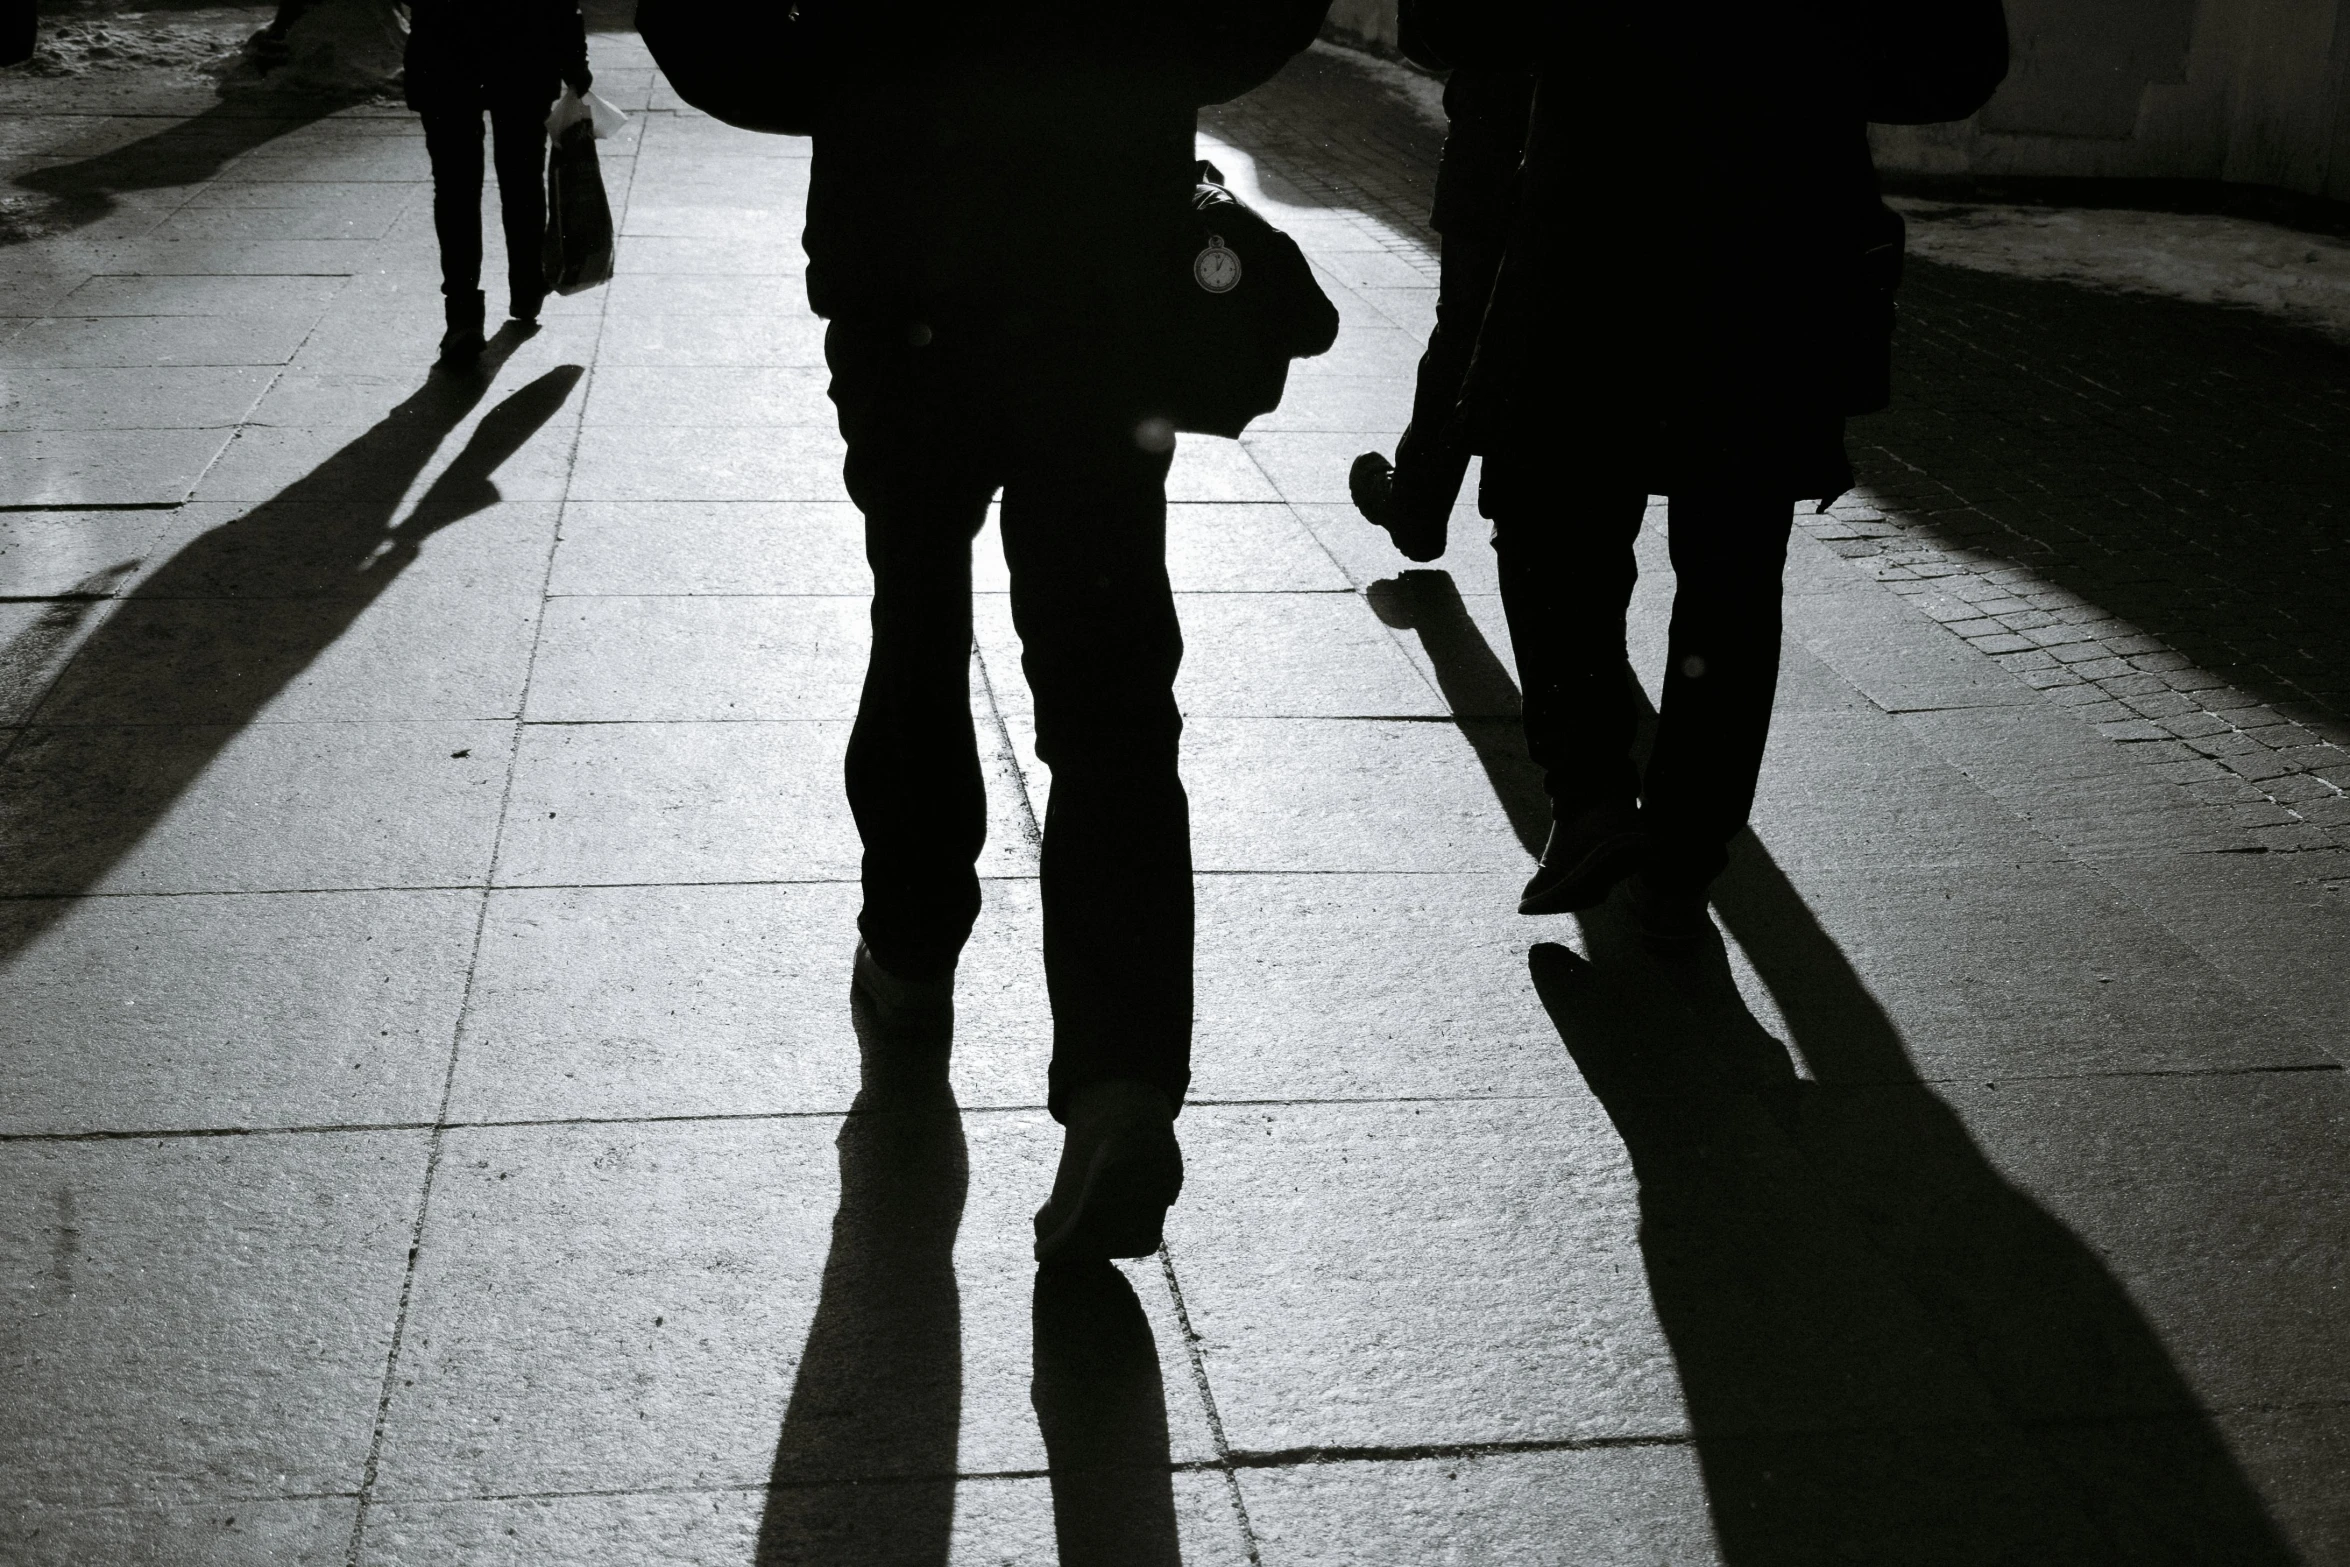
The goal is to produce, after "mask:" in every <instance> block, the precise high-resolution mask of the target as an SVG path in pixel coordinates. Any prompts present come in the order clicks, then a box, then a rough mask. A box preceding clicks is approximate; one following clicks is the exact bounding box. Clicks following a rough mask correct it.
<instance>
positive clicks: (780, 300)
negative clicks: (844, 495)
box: [596, 272, 838, 500]
mask: <svg viewBox="0 0 2350 1567" xmlns="http://www.w3.org/2000/svg"><path fill="white" fill-rule="evenodd" d="M613 281H614V282H615V283H618V282H619V281H621V280H620V279H619V278H615V279H614V280H613ZM692 281H693V282H694V283H696V284H697V285H699V284H702V283H705V282H708V281H712V280H707V279H700V278H696V279H693V280H692ZM718 281H724V282H726V283H728V284H747V283H756V284H757V285H758V286H759V287H761V288H762V289H764V290H766V291H767V297H766V298H765V300H764V302H763V303H761V304H759V305H758V311H759V313H758V314H755V315H749V316H746V315H744V314H741V313H733V312H729V313H725V314H720V313H718V312H716V311H715V310H712V311H709V312H706V313H705V312H697V313H694V314H661V315H644V314H629V315H615V316H614V317H613V319H612V320H611V321H610V322H609V323H608V324H607V325H606V327H605V333H604V339H603V341H602V342H601V343H600V344H599V345H598V347H597V354H596V357H597V363H598V365H599V366H610V367H614V368H620V369H693V368H704V369H726V368H735V369H784V370H794V369H797V370H812V371H813V370H822V369H823V368H824V330H823V325H824V324H823V323H822V322H820V321H818V320H816V319H814V318H813V317H810V316H807V315H804V314H796V313H792V312H793V311H794V308H795V307H796V306H798V305H799V304H800V303H801V302H802V301H804V300H805V299H806V297H807V296H806V292H805V290H804V289H803V288H802V286H801V284H800V282H799V275H798V273H797V272H794V273H792V274H791V275H789V276H788V277H776V278H774V279H772V280H770V279H763V278H762V279H743V278H740V277H737V276H729V277H726V278H724V279H721V280H718ZM661 282H662V284H663V286H664V288H665V287H666V279H665V278H664V279H662V280H661ZM681 303H690V296H689V298H688V300H686V301H681ZM656 308H661V309H666V310H675V309H676V308H677V306H676V305H672V304H670V303H669V302H668V301H667V300H666V299H663V300H662V301H661V302H660V303H659V305H658V306H657V307H656ZM734 438H735V439H738V440H739V439H742V437H740V436H737V437H734ZM835 466H838V465H837V464H835ZM756 498H757V499H762V500H773V499H778V498H779V497H775V496H760V497H756Z"/></svg>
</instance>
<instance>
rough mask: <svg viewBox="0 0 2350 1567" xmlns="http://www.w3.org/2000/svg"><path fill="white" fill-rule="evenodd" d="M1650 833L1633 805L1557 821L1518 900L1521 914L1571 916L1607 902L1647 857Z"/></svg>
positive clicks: (1606, 807) (1605, 807)
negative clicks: (1642, 823) (1616, 888)
mask: <svg viewBox="0 0 2350 1567" xmlns="http://www.w3.org/2000/svg"><path fill="white" fill-rule="evenodd" d="M1648 851H1649V840H1648V833H1647V831H1646V829H1644V828H1643V827H1642V826H1641V825H1640V813H1639V812H1638V811H1636V810H1635V809H1633V808H1632V807H1631V806H1628V805H1602V806H1595V807H1593V808H1592V809H1590V810H1586V811H1577V812H1575V813H1574V814H1573V815H1571V816H1568V817H1566V818H1564V819H1561V818H1558V817H1555V816H1554V817H1553V818H1552V819H1551V824H1550V841H1549V842H1548V843H1546V844H1545V845H1543V849H1542V864H1541V865H1540V866H1539V867H1538V868H1537V869H1536V870H1535V872H1534V877H1533V879H1532V880H1531V881H1529V882H1527V883H1526V890H1525V892H1524V893H1523V894H1521V895H1520V896H1519V899H1518V912H1519V913H1520V914H1572V913H1574V912H1576V911H1577V910H1579V909H1594V908H1597V907H1599V905H1600V904H1602V903H1604V902H1606V901H1607V895H1608V892H1609V891H1610V889H1612V888H1613V887H1614V886H1615V884H1616V883H1617V882H1620V881H1622V880H1623V879H1624V878H1625V877H1627V876H1629V875H1631V874H1632V873H1633V872H1634V871H1636V870H1638V869H1639V868H1640V866H1641V862H1642V861H1644V860H1646V859H1647V858H1648Z"/></svg>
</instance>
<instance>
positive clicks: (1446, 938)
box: [1191, 874, 1584, 1103]
mask: <svg viewBox="0 0 2350 1567" xmlns="http://www.w3.org/2000/svg"><path fill="white" fill-rule="evenodd" d="M1523 879H1524V878H1523V877H1522V876H1521V875H1517V874H1499V875H1461V876H1448V875H1431V874H1423V875H1414V876H1394V875H1385V876H1381V875H1321V876H1277V875H1251V876H1204V877H1202V878H1200V881H1199V887H1198V897H1199V928H1200V932H1201V936H1200V941H1199V959H1198V980H1197V984H1198V991H1197V995H1198V1001H1197V1007H1198V1023H1197V1026H1196V1028H1195V1031H1194V1035H1193V1056H1192V1084H1191V1096H1192V1099H1193V1100H1194V1101H1195V1102H1217V1101H1257V1100H1264V1101H1277V1102H1283V1103H1302V1102H1307V1101H1320V1100H1332V1099H1418V1098H1489V1097H1490V1098H1521V1097H1540V1096H1545V1095H1552V1096H1555V1095H1566V1096H1570V1097H1579V1096H1581V1095H1582V1094H1583V1093H1584V1089H1583V1085H1582V1080H1581V1078H1580V1077H1578V1076H1577V1075H1576V1073H1575V1070H1574V1067H1573V1064H1572V1063H1571V1062H1569V1061H1568V1059H1567V1057H1566V1055H1565V1053H1564V1052H1563V1051H1561V1050H1560V1049H1559V1043H1558V1034H1557V1032H1556V1030H1554V1029H1552V1028H1551V1026H1550V1024H1549V1021H1548V1019H1547V1018H1546V1017H1545V1016H1544V1015H1543V1012H1542V1007H1541V1004H1540V1002H1539V1001H1538V1000H1537V999H1536V998H1535V995H1534V989H1533V985H1532V984H1531V982H1530V981H1529V979H1528V977H1527V973H1526V957H1525V954H1526V948H1527V946H1528V945H1529V944H1531V943H1532V942H1534V941H1536V940H1538V939H1555V932H1556V930H1557V922H1556V921H1550V920H1530V919H1526V918H1524V917H1522V916H1520V915H1519V914H1518V912H1517V901H1518V888H1519V884H1520V882H1521V881H1522V880H1523Z"/></svg>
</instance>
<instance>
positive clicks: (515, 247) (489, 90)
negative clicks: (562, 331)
mask: <svg viewBox="0 0 2350 1567" xmlns="http://www.w3.org/2000/svg"><path fill="white" fill-rule="evenodd" d="M592 79H593V78H592V76H591V74H590V72H589V70H588V58H587V24H586V22H585V21H584V20H583V19H582V18H581V16H580V11H579V3H578V0H413V3H412V4H411V6H410V8H409V33H408V59H407V77H406V80H407V94H408V107H409V108H411V109H414V110H415V111H416V112H417V113H418V114H420V115H422V116H423V117H424V146H425V151H426V153H427V154H428V155H430V157H431V158H432V224H433V232H434V233H435V234H436V235H437V236H438V237H439V239H440V244H441V295H442V298H443V300H444V303H445V308H446V311H447V317H448V330H447V332H446V334H445V335H444V336H443V337H442V338H441V358H442V360H443V362H444V363H448V364H453V365H456V364H470V363H471V362H472V361H473V360H474V359H475V358H476V357H477V356H479V354H480V353H481V348H482V324H483V319H484V317H485V315H486V313H487V307H486V305H485V302H484V300H483V298H482V289H481V186H482V157H481V153H482V117H483V115H484V114H485V113H486V114H487V115H488V117H489V127H490V136H491V144H492V146H493V148H494V149H495V150H494V153H493V157H494V159H495V162H496V165H497V171H498V209H499V213H500V215H501V216H502V217H503V218H504V220H505V222H504V227H505V231H506V287H507V305H506V309H507V314H508V315H510V316H512V317H513V319H515V320H516V321H519V322H522V323H524V324H526V325H527V324H529V323H531V322H534V321H536V320H538V318H539V306H540V304H541V303H542V302H543V301H544V300H545V299H546V294H547V286H546V279H545V274H544V272H543V271H542V268H543V266H544V263H543V261H542V259H541V254H540V245H541V242H542V241H543V240H544V238H545V236H546V227H547V188H546V178H547V126H546V122H547V111H548V110H549V109H551V108H553V107H554V103H555V96H556V94H557V93H559V92H561V91H562V89H563V88H564V87H565V86H566V85H568V86H569V87H571V88H572V89H573V90H574V91H576V92H583V93H584V92H586V91H587V90H588V84H589V82H590V81H591V80H592Z"/></svg>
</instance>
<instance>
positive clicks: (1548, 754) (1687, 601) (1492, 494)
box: [1483, 459, 1794, 889]
mask: <svg viewBox="0 0 2350 1567" xmlns="http://www.w3.org/2000/svg"><path fill="white" fill-rule="evenodd" d="M1497 466H1498V467H1499V468H1500V470H1501V471H1499V472H1496V468H1497ZM1518 477H1519V474H1518V470H1517V467H1516V465H1515V464H1514V463H1510V462H1507V461H1505V460H1502V459H1488V461H1487V466H1486V477H1485V481H1484V487H1483V500H1484V505H1485V510H1486V514H1487V515H1488V516H1489V517H1491V518H1492V520H1493V525H1494V527H1493V546H1494V550H1495V553H1496V555H1497V556H1498V557H1499V560H1498V564H1499V567H1500V577H1501V599H1502V609H1503V612H1504V614H1505V615H1506V616H1507V617H1508V620H1509V628H1510V640H1511V642H1512V643H1513V644H1514V645H1515V647H1516V649H1517V659H1518V681H1519V685H1520V687H1521V688H1522V690H1523V693H1524V700H1525V724H1526V746H1527V750H1528V752H1529V753H1530V754H1531V755H1532V757H1533V759H1534V761H1535V763H1536V765H1538V766H1540V767H1541V768H1542V769H1543V773H1544V777H1545V779H1546V781H1547V783H1548V786H1549V790H1550V795H1551V800H1552V805H1553V810H1554V811H1555V812H1556V813H1557V814H1558V815H1559V816H1560V817H1561V818H1562V819H1563V818H1566V817H1569V816H1571V815H1573V814H1574V813H1576V812H1579V811H1584V810H1589V809H1593V808H1595V807H1603V806H1625V805H1630V804H1632V803H1633V801H1634V799H1635V797H1637V798H1638V800H1639V802H1640V804H1641V806H1642V814H1643V817H1644V819H1645V820H1646V821H1647V823H1648V825H1649V827H1650V830H1651V832H1652V834H1653V835H1654V838H1655V842H1656V857H1655V859H1654V861H1653V862H1652V869H1653V871H1654V873H1655V874H1656V875H1658V876H1659V877H1660V879H1662V880H1664V881H1665V882H1666V883H1667V884H1669V885H1676V886H1680V887H1685V888H1690V889H1695V888H1699V887H1703V886H1704V885H1705V884H1706V883H1708V882H1710V881H1712V880H1713V878H1714V877H1715V876H1717V875H1719V874H1720V873H1721V870H1722V866H1723V865H1724V864H1725V863H1726V862H1727V853H1728V846H1729V842H1730V840H1731V839H1732V838H1733V837H1735V836H1736V835H1737V833H1738V830H1739V829H1740V828H1742V827H1744V826H1745V825H1746V817H1747V813H1748V812H1749V811H1750V810H1752V809H1753V806H1754V789H1755V781H1756V779H1757V778H1758V777H1759V776H1760V775H1761V772H1762V757H1763V747H1764V745H1765V744H1766V743H1767V742H1768V740H1769V738H1770V727H1771V703H1772V700H1773V698H1774V697H1775V696H1776V694H1777V691H1778V682H1779V635H1780V626H1781V610H1780V597H1781V578H1782V577H1783V576H1784V574H1785V570H1786V561H1787V536H1788V533H1789V530H1790V529H1791V528H1792V526H1793V524H1794V507H1793V504H1792V503H1791V502H1789V501H1787V500H1785V499H1782V498H1780V497H1779V496H1777V495H1776V494H1771V495H1768V496H1766V495H1764V494H1760V493H1751V494H1738V493H1705V494H1695V495H1677V496H1674V497H1673V498H1672V500H1671V504H1670V510H1669V512H1668V514H1667V532H1668V537H1669V543H1670V547H1671V551H1672V560H1673V573H1674V576H1675V578H1676V586H1675V588H1674V592H1673V619H1672V629H1671V632H1670V634H1669V637H1668V645H1667V651H1666V668H1665V683H1664V700H1663V702H1662V704H1661V705H1660V707H1659V710H1658V717H1657V730H1656V743H1655V746H1654V748H1653V749H1652V750H1651V752H1650V754H1649V759H1648V766H1647V770H1646V771H1645V773H1643V772H1641V771H1639V770H1637V769H1636V768H1635V766H1634V764H1633V760H1632V743H1633V737H1634V733H1635V731H1636V730H1637V728H1638V727H1639V720H1640V708H1641V702H1640V695H1639V691H1638V688H1637V687H1636V686H1635V684H1634V683H1633V679H1632V674H1631V669H1630V666H1629V664H1628V662H1627V660H1626V657H1625V648H1624V618H1625V614H1626V611H1627V610H1628V608H1629V607H1630V604H1631V600H1632V585H1633V583H1634V581H1635V580H1636V579H1637V577H1638V575H1639V567H1638V566H1637V564H1636V563H1635V561H1634V558H1633V553H1632V545H1633V540H1634V539H1635V538H1636V537H1637V536H1638V534H1639V532H1640V519H1641V515H1642V513H1643V512H1644V511H1645V509H1646V506H1647V497H1646V496H1643V495H1635V494H1629V493H1619V494H1605V493H1603V494H1602V495H1600V496H1599V497H1598V498H1597V499H1595V500H1593V501H1592V502H1590V503H1588V504H1586V505H1579V506H1576V507H1574V508H1573V509H1572V510H1570V509H1569V508H1568V507H1567V506H1565V505H1563V504H1562V503H1561V502H1560V501H1558V500H1557V499H1556V498H1555V497H1551V498H1540V497H1536V496H1534V495H1531V494H1529V493H1527V491H1526V490H1525V488H1524V487H1523V486H1522V485H1521V484H1520V483H1518V482H1516V481H1517V479H1518Z"/></svg>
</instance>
